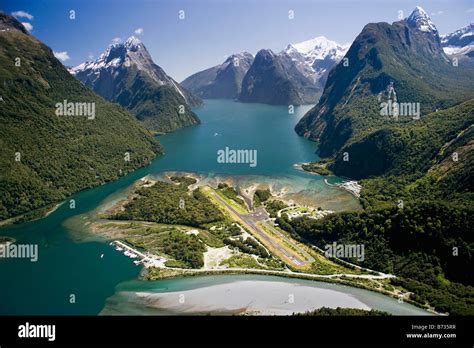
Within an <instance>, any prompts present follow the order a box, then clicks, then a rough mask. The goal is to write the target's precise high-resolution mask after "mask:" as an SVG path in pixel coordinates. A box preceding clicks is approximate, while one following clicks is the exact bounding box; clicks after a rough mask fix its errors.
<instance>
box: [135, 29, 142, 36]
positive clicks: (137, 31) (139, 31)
mask: <svg viewBox="0 0 474 348" xmlns="http://www.w3.org/2000/svg"><path fill="white" fill-rule="evenodd" d="M134 33H135V34H137V35H141V34H143V28H138V29H135V31H134Z"/></svg>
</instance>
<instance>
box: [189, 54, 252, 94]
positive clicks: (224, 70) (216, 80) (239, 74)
mask: <svg viewBox="0 0 474 348" xmlns="http://www.w3.org/2000/svg"><path fill="white" fill-rule="evenodd" d="M252 62H253V56H252V55H251V54H250V53H248V52H242V53H237V54H233V55H232V56H230V57H229V58H227V59H226V60H225V62H224V63H222V64H220V65H217V66H214V67H212V68H209V69H206V70H204V71H200V72H198V73H196V74H194V75H191V76H189V77H188V78H186V79H185V80H184V81H183V82H181V85H182V86H183V87H184V88H186V89H188V90H189V91H191V92H192V93H194V94H195V95H197V96H199V97H201V98H208V99H237V98H238V97H239V95H240V91H241V88H242V80H243V79H244V76H245V74H246V73H247V71H248V70H249V68H250V66H251V65H252Z"/></svg>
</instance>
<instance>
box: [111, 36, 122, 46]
mask: <svg viewBox="0 0 474 348" xmlns="http://www.w3.org/2000/svg"><path fill="white" fill-rule="evenodd" d="M121 42H122V39H121V38H119V37H114V38H113V39H112V43H114V44H118V43H121Z"/></svg>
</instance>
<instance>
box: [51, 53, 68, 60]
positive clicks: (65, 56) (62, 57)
mask: <svg viewBox="0 0 474 348" xmlns="http://www.w3.org/2000/svg"><path fill="white" fill-rule="evenodd" d="M53 53H54V56H55V57H56V58H58V59H59V60H60V61H61V62H65V61H66V60H68V59H69V58H70V57H69V54H67V52H66V51H63V52H53Z"/></svg>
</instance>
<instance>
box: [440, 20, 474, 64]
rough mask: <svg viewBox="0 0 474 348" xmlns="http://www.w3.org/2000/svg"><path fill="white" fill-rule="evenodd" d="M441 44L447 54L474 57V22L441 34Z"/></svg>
mask: <svg viewBox="0 0 474 348" xmlns="http://www.w3.org/2000/svg"><path fill="white" fill-rule="evenodd" d="M441 44H442V45H443V50H444V52H445V53H446V54H448V55H451V56H462V55H466V56H468V57H471V58H474V23H471V24H469V25H467V26H465V27H464V28H461V29H459V30H456V31H455V32H454V33H451V34H448V35H443V36H441Z"/></svg>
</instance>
